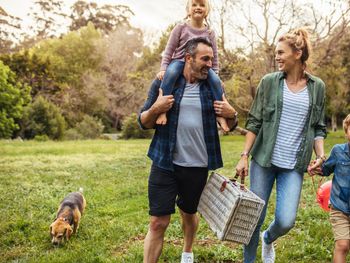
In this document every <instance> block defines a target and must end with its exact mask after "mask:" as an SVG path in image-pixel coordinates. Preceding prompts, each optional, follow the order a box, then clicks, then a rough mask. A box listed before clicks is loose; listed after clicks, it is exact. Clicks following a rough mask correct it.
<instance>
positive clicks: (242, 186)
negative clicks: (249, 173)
mask: <svg viewBox="0 0 350 263" xmlns="http://www.w3.org/2000/svg"><path fill="white" fill-rule="evenodd" d="M238 176H239V175H238V173H236V174H235V176H234V177H233V178H232V179H230V181H231V182H232V183H233V184H234V185H237V184H236V182H237V179H238ZM244 179H245V176H241V185H240V188H241V190H246V188H245V185H244Z"/></svg>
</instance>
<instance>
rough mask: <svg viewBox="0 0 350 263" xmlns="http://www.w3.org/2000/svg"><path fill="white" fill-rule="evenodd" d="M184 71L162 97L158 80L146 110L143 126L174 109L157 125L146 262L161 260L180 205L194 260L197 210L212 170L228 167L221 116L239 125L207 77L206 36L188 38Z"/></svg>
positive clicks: (186, 253)
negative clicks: (222, 148)
mask: <svg viewBox="0 0 350 263" xmlns="http://www.w3.org/2000/svg"><path fill="white" fill-rule="evenodd" d="M185 53H186V55H185V64H184V70H183V76H180V77H179V79H178V80H177V82H176V84H175V88H174V92H173V95H169V96H162V91H161V89H159V87H160V81H159V80H154V81H153V83H152V86H151V88H150V91H149V94H148V98H147V101H146V102H145V105H144V107H143V108H142V110H141V114H140V116H139V123H140V125H141V127H142V128H153V127H154V126H155V123H156V119H157V117H158V116H159V114H161V113H163V112H167V111H169V112H168V116H167V117H168V122H167V124H166V125H165V126H161V125H157V126H156V129H155V134H154V137H153V140H152V142H151V145H150V148H149V151H148V156H149V157H150V158H151V159H152V161H153V164H152V167H151V172H150V176H149V181H148V198H149V206H150V211H149V214H150V216H151V218H150V225H149V230H148V233H147V236H146V238H145V243H144V262H147V263H152V262H157V260H158V258H159V256H160V254H161V251H162V247H163V241H164V234H165V231H166V229H167V227H168V225H169V222H170V216H171V214H173V213H175V203H176V204H177V206H178V207H179V210H180V214H181V218H182V229H183V232H184V247H183V254H182V260H181V262H193V253H192V245H193V241H194V238H195V235H196V231H197V228H198V220H199V219H198V217H197V215H196V212H197V206H198V202H199V199H200V195H201V193H202V191H203V188H204V186H205V184H206V181H207V177H208V170H215V169H217V168H220V167H222V158H221V151H220V142H219V136H218V132H217V124H216V115H218V116H222V117H224V118H226V119H227V122H228V125H229V127H230V128H231V130H232V129H233V128H235V127H236V125H237V120H236V115H237V114H236V111H235V110H234V108H233V107H231V106H230V105H229V103H228V102H227V100H226V99H225V96H223V101H215V102H213V95H212V91H211V90H210V87H209V85H208V83H207V81H206V79H207V76H208V70H209V69H210V68H211V66H212V60H213V49H212V45H211V43H210V42H209V41H208V40H207V39H206V38H194V39H192V40H190V41H188V43H187V46H186V49H185Z"/></svg>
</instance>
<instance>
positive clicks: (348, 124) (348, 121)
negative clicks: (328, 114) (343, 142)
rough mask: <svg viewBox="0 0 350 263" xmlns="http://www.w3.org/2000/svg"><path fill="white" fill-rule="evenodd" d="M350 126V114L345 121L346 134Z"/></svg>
mask: <svg viewBox="0 0 350 263" xmlns="http://www.w3.org/2000/svg"><path fill="white" fill-rule="evenodd" d="M349 126H350V114H349V115H348V116H346V117H345V119H344V120H343V128H344V131H345V133H347V132H348V129H349Z"/></svg>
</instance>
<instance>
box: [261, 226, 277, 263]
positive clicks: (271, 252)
mask: <svg viewBox="0 0 350 263" xmlns="http://www.w3.org/2000/svg"><path fill="white" fill-rule="evenodd" d="M265 232H266V231H264V232H262V234H261V243H262V245H261V247H262V252H261V259H262V262H263V263H274V262H275V248H274V247H273V243H271V244H266V243H265V241H264V236H265Z"/></svg>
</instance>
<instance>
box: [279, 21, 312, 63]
mask: <svg viewBox="0 0 350 263" xmlns="http://www.w3.org/2000/svg"><path fill="white" fill-rule="evenodd" d="M282 41H285V42H287V43H288V45H289V46H290V47H291V48H292V49H293V50H294V51H301V52H302V53H301V58H300V60H301V63H302V64H303V65H304V67H306V61H307V60H308V58H309V57H310V55H311V43H310V40H309V34H308V32H307V31H306V29H304V28H298V29H295V30H293V31H291V32H289V33H287V34H284V35H283V36H281V37H280V38H279V39H278V42H282Z"/></svg>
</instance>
